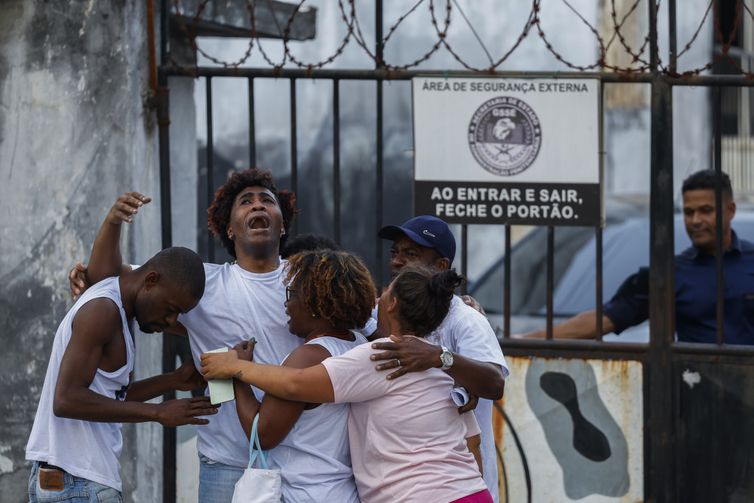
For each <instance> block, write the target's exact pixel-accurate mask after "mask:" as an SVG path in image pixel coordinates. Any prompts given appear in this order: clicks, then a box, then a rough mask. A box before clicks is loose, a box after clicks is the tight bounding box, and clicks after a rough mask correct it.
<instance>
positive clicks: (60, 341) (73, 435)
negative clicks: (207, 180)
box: [26, 277, 134, 491]
mask: <svg viewBox="0 0 754 503" xmlns="http://www.w3.org/2000/svg"><path fill="white" fill-rule="evenodd" d="M98 298H108V299H110V300H112V301H113V302H114V303H115V305H116V306H118V309H119V310H120V318H121V329H122V331H123V339H124V341H125V343H126V364H125V365H123V366H122V367H121V368H119V369H117V370H115V371H114V372H105V371H104V370H102V369H97V371H96V372H95V374H94V379H92V383H91V384H90V385H89V389H91V390H92V391H94V392H95V393H99V394H100V395H102V396H105V397H107V398H113V399H116V400H123V399H124V398H125V393H124V391H125V389H126V388H127V387H128V384H129V380H130V374H131V371H132V370H133V368H134V341H133V336H132V335H131V327H130V326H129V323H128V319H127V318H126V313H125V311H124V310H123V301H122V300H121V296H120V284H119V281H118V278H117V277H113V278H107V279H104V280H102V281H100V282H99V283H97V284H95V285H92V287H91V288H89V289H88V290H86V291H85V292H84V293H83V294H81V297H80V298H79V299H78V300H77V301H76V303H75V304H74V305H73V307H72V308H71V310H70V311H68V313H67V314H66V315H65V318H63V321H62V322H60V325H59V326H58V330H57V332H56V333H55V339H54V341H53V343H52V352H51V354H50V363H49V364H48V365H47V373H46V374H45V381H44V385H43V386H42V395H41V396H40V398H39V406H38V407H37V414H36V416H35V417H34V426H32V428H31V434H30V435H29V441H28V443H27V444H26V459H28V460H30V461H45V462H47V463H50V464H51V465H55V466H59V467H60V468H62V469H63V470H65V471H66V472H68V473H70V474H71V475H74V476H76V477H81V478H84V479H87V480H91V481H94V482H97V483H99V484H104V485H106V486H108V487H112V488H113V489H115V490H117V491H121V490H122V489H121V480H120V462H119V460H118V458H120V453H121V450H122V448H123V437H122V436H121V423H103V422H96V421H84V420H81V419H69V418H65V417H57V416H56V415H55V414H54V413H53V410H52V409H53V400H54V397H55V387H56V385H57V382H58V374H59V373H60V363H61V361H62V360H63V355H64V354H65V350H66V348H67V347H68V343H69V342H70V340H71V336H72V335H73V331H72V324H73V320H74V318H75V317H76V314H77V313H78V312H79V309H81V307H82V306H84V304H86V303H87V302H89V301H90V300H93V299H98Z"/></svg>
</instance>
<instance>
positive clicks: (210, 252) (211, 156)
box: [205, 77, 215, 262]
mask: <svg viewBox="0 0 754 503" xmlns="http://www.w3.org/2000/svg"><path fill="white" fill-rule="evenodd" d="M205 82H206V86H205V87H206V89H205V91H206V94H205V99H206V101H207V106H206V107H207V174H206V175H205V176H206V179H207V193H206V196H207V207H208V208H209V205H210V204H212V199H214V195H215V140H214V132H213V127H212V126H213V121H212V77H206V79H205ZM207 261H208V262H214V261H215V237H214V236H213V235H212V232H211V231H210V230H209V229H208V230H207Z"/></svg>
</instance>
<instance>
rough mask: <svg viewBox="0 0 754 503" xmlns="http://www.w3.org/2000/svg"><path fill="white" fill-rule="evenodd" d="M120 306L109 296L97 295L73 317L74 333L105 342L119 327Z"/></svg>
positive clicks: (120, 322) (72, 326)
mask: <svg viewBox="0 0 754 503" xmlns="http://www.w3.org/2000/svg"><path fill="white" fill-rule="evenodd" d="M121 324H122V321H121V317H120V308H119V307H118V305H117V304H116V303H115V301H113V300H112V299H110V298H107V297H98V298H96V299H92V300H90V301H88V302H86V303H85V304H84V305H83V306H81V307H80V308H79V310H78V312H77V313H76V315H75V316H74V318H73V322H72V325H71V328H72V329H73V332H74V334H83V335H86V336H87V337H92V338H95V339H98V340H102V341H103V342H106V341H107V340H109V339H110V338H111V337H112V336H113V334H114V333H115V331H117V330H118V329H119V328H120V327H121Z"/></svg>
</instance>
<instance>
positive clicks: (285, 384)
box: [202, 351, 334, 403]
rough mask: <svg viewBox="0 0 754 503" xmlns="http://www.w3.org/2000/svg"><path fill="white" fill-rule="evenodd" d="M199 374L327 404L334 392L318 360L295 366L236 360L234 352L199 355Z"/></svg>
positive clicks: (294, 398) (283, 395)
mask: <svg viewBox="0 0 754 503" xmlns="http://www.w3.org/2000/svg"><path fill="white" fill-rule="evenodd" d="M202 374H203V375H204V377H205V378H206V379H229V378H231V377H233V378H234V379H238V380H240V381H243V382H245V383H246V384H251V385H252V386H256V387H257V388H259V389H261V390H264V391H265V392H266V393H269V394H271V395H275V396H277V397H280V398H284V399H286V400H293V401H296V402H306V403H330V402H332V401H333V400H334V393H333V387H332V382H331V381H330V376H329V375H328V373H327V370H326V369H325V366H324V365H322V364H321V363H320V364H318V365H314V366H311V367H307V368H303V369H296V368H291V367H279V366H277V365H262V364H259V363H254V362H248V361H243V360H239V358H238V354H237V353H236V352H235V351H228V352H227V353H205V354H203V355H202Z"/></svg>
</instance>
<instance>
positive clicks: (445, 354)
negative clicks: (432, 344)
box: [440, 346, 453, 370]
mask: <svg viewBox="0 0 754 503" xmlns="http://www.w3.org/2000/svg"><path fill="white" fill-rule="evenodd" d="M440 348H442V353H440V363H442V367H440V368H441V369H442V370H448V369H449V368H450V367H452V366H453V353H451V352H450V350H449V349H448V348H446V347H445V346H440Z"/></svg>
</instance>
